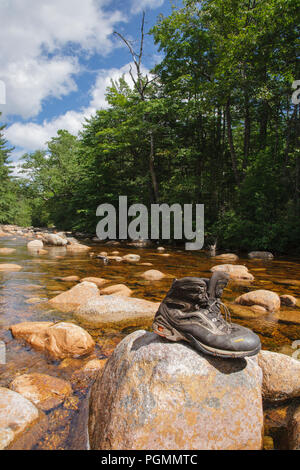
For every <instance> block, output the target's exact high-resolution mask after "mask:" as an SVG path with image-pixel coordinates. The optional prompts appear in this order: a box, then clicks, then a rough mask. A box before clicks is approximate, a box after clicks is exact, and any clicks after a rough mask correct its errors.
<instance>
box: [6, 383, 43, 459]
mask: <svg viewBox="0 0 300 470" xmlns="http://www.w3.org/2000/svg"><path fill="white" fill-rule="evenodd" d="M38 418H39V411H38V409H37V408H36V407H35V406H34V405H33V404H32V403H31V402H30V401H29V400H27V399H26V398H24V397H23V396H22V395H20V394H19V393H16V392H13V391H12V390H9V389H8V388H3V387H0V450H3V449H6V448H7V447H8V446H9V445H10V444H12V443H13V442H14V441H15V439H17V438H18V437H20V435H21V434H22V433H23V432H25V431H26V430H27V428H28V427H29V426H31V425H32V424H33V423H34V422H35V421H36V420H38Z"/></svg>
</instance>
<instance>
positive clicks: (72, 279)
mask: <svg viewBox="0 0 300 470" xmlns="http://www.w3.org/2000/svg"><path fill="white" fill-rule="evenodd" d="M58 280H59V281H63V282H77V281H79V276H66V277H59V278H58Z"/></svg>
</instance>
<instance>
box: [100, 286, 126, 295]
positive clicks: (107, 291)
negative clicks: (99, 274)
mask: <svg viewBox="0 0 300 470" xmlns="http://www.w3.org/2000/svg"><path fill="white" fill-rule="evenodd" d="M132 293H133V292H132V290H131V289H129V287H127V286H125V284H116V285H114V286H109V287H104V289H100V294H101V295H121V296H125V297H130V296H131V295H132Z"/></svg>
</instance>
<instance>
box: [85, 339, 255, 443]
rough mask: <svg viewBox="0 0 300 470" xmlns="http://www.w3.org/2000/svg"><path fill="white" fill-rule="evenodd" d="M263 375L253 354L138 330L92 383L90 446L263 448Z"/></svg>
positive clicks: (123, 344)
mask: <svg viewBox="0 0 300 470" xmlns="http://www.w3.org/2000/svg"><path fill="white" fill-rule="evenodd" d="M261 380H262V374H261V369H260V368H259V367H258V365H257V362H256V360H255V359H249V358H247V359H243V360H234V361H233V360H224V359H220V358H213V357H208V356H204V355H202V354H200V353H198V352H196V351H195V350H193V349H192V348H190V347H189V346H188V345H186V344H183V343H172V342H169V341H166V340H164V339H162V338H160V337H159V336H157V335H155V334H154V333H149V332H146V331H136V332H135V333H133V334H131V335H129V336H127V337H126V338H125V339H124V340H123V341H122V342H121V343H120V344H119V345H118V346H117V348H116V349H115V351H114V353H113V354H112V356H111V357H110V358H109V359H108V361H107V364H106V366H105V369H104V371H103V374H102V375H101V376H100V375H99V376H98V377H97V379H96V381H95V383H94V385H93V387H92V390H91V397H90V418H89V436H90V445H91V449H93V450H96V449H97V450H98V449H101V450H108V449H109V450H125V449H126V450H133V449H135V450H146V449H153V450H156V449H157V450H184V449H186V450H194V449H195V450H204V449H205V450H212V449H213V450H217V449H222V450H228V449H231V450H233V449H247V450H248V449H261V447H262V430H263V411H262V398H261Z"/></svg>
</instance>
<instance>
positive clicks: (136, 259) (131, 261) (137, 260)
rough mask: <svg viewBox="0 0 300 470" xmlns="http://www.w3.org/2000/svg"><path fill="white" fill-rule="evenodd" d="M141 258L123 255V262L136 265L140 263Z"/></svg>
mask: <svg viewBox="0 0 300 470" xmlns="http://www.w3.org/2000/svg"><path fill="white" fill-rule="evenodd" d="M140 259H141V257H140V255H132V254H129V255H125V256H123V260H124V261H128V262H129V263H138V262H139V261H140Z"/></svg>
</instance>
